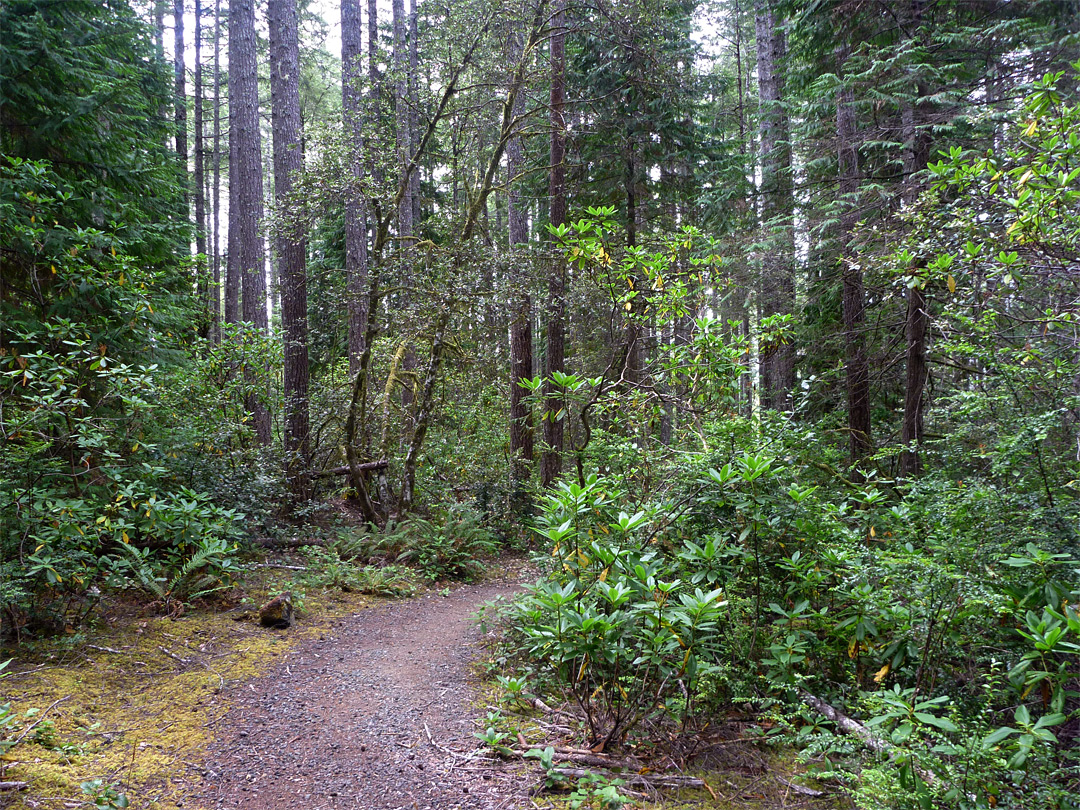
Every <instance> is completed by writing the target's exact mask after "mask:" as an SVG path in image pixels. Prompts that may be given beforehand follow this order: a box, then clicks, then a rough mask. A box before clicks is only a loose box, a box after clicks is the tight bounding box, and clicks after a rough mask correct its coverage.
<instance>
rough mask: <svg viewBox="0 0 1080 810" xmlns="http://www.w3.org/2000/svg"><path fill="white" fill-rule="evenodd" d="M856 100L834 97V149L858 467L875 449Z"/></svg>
mask: <svg viewBox="0 0 1080 810" xmlns="http://www.w3.org/2000/svg"><path fill="white" fill-rule="evenodd" d="M843 58H844V56H843V54H842V53H838V58H837V61H838V65H837V72H838V75H839V74H840V73H841V72H842V71H843ZM854 103H855V98H854V94H853V93H852V92H851V89H850V88H844V89H843V90H841V91H840V93H839V95H838V96H837V99H836V144H837V146H836V149H837V162H838V165H839V175H840V183H839V191H840V199H841V202H842V204H843V205H844V209H843V213H842V214H841V218H840V237H839V241H840V246H841V247H840V262H841V275H842V282H841V283H842V289H843V292H842V307H843V317H844V355H845V357H844V361H845V373H846V388H847V411H848V436H849V442H848V444H849V448H850V455H851V463H852V464H853V465H856V466H857V465H858V464H859V462H861V461H862V460H863V459H864V458H866V457H867V456H868V455H869V454H870V453H871V451H872V449H873V446H872V444H871V441H870V368H869V364H868V362H867V357H866V341H865V339H864V337H863V334H862V330H863V310H864V308H865V306H866V301H865V294H864V291H863V276H862V268H861V266H860V265H859V261H858V258H857V257H856V256H855V255H853V253H852V251H851V250H850V248H849V247H848V243H849V242H850V241H851V237H852V233H853V231H854V228H855V213H854V210H855V205H856V199H855V197H856V195H857V194H858V191H859V148H858V144H857V142H856V131H855V110H854Z"/></svg>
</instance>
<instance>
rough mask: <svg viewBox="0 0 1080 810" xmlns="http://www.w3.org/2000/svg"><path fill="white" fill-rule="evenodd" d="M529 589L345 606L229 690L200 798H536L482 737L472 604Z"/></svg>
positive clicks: (239, 809)
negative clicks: (340, 614) (488, 753)
mask: <svg viewBox="0 0 1080 810" xmlns="http://www.w3.org/2000/svg"><path fill="white" fill-rule="evenodd" d="M516 590H517V585H516V584H515V583H512V582H507V583H500V584H484V585H471V586H462V587H459V588H456V589H454V590H452V591H450V592H449V594H448V595H446V596H442V595H439V594H429V595H426V596H422V597H419V598H417V599H412V600H408V601H407V602H398V603H391V604H388V605H384V606H382V607H376V608H372V609H369V610H365V611H362V612H360V613H357V614H355V615H352V616H348V617H345V618H342V619H339V620H338V621H337V622H335V623H334V624H333V625H332V626H331V627H330V628H328V629H327V630H326V632H325V633H323V634H322V635H321V636H320V637H319V638H316V639H314V640H312V641H309V642H305V643H303V644H301V645H300V646H298V647H297V648H295V649H294V650H293V651H292V653H291V654H290V655H289V656H288V659H287V660H284V661H282V662H281V663H279V664H277V665H276V666H274V668H273V669H272V670H271V671H270V673H269V674H267V675H265V676H263V677H261V678H258V679H256V680H254V681H251V682H249V683H247V684H244V685H242V686H240V687H239V688H237V689H235V690H233V694H231V695H229V696H228V697H230V703H231V705H232V711H231V712H230V714H229V716H228V717H227V718H226V719H225V720H224V721H222V723H221V724H220V725H219V727H218V729H217V732H218V735H217V739H216V740H215V741H214V742H213V743H212V744H211V746H210V748H209V751H208V753H207V755H206V758H205V762H206V765H205V767H203V768H201V769H200V772H199V773H198V774H197V778H198V782H197V783H194V784H193V785H192V788H191V791H190V793H188V801H189V802H190V803H191V804H193V805H196V806H199V807H203V808H206V810H218V808H222V809H224V810H278V809H279V808H280V809H281V810H285V808H289V809H290V810H291V808H296V807H304V808H310V810H321V809H322V808H326V809H327V810H329V808H361V809H362V810H397V809H398V808H402V810H404V808H410V810H413V809H415V810H426V809H427V808H430V809H431V810H435V808H438V809H439V810H455V808H461V810H465V809H466V808H476V810H490V809H493V808H500V810H501V809H503V808H505V809H506V810H509V808H518V807H531V806H532V804H531V802H530V801H529V799H528V796H527V793H528V788H529V787H530V786H531V784H532V783H533V782H534V780H533V779H531V778H530V777H528V776H527V775H526V766H525V765H523V764H521V763H516V764H498V763H496V764H495V765H494V767H493V765H492V763H490V762H489V761H488V760H486V759H484V760H481V759H479V755H480V754H481V753H482V748H483V744H482V743H481V742H480V741H479V740H477V739H476V738H475V737H473V736H472V733H473V731H475V730H476V726H475V724H474V722H473V719H472V718H473V717H474V716H475V714H476V711H475V710H474V706H473V704H474V701H475V692H474V689H473V685H474V684H473V683H472V682H471V676H470V672H471V669H470V666H469V663H470V661H471V660H472V659H473V658H474V657H475V656H476V654H477V643H478V641H479V639H480V632H479V630H478V628H477V627H476V626H475V624H474V622H473V621H472V619H471V617H472V616H473V614H475V612H476V610H477V609H478V608H479V607H480V605H481V604H483V603H484V602H485V601H488V600H490V599H493V598H495V597H497V596H500V595H509V594H511V593H513V592H514V591H516ZM429 735H430V736H429ZM182 802H183V800H180V801H179V802H178V804H182ZM166 806H167V805H166Z"/></svg>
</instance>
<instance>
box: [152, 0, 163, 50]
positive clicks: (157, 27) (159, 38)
mask: <svg viewBox="0 0 1080 810" xmlns="http://www.w3.org/2000/svg"><path fill="white" fill-rule="evenodd" d="M154 48H155V49H156V50H157V55H158V58H159V59H160V60H161V61H162V62H164V61H165V0H154Z"/></svg>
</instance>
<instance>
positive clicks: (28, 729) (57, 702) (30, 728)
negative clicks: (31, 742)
mask: <svg viewBox="0 0 1080 810" xmlns="http://www.w3.org/2000/svg"><path fill="white" fill-rule="evenodd" d="M70 699H71V695H68V696H67V697H62V698H60V699H59V700H54V701H53V702H52V703H50V704H49V708H47V709H46V710H45V711H43V712H42V713H41V716H40V717H38V719H37V720H35V721H34V722H33V723H31V724H30V725H28V726H27V727H26V728H25V729H23V733H22V734H20V735H19V736H18V737H16V738H15V742H13V743H12V744H11V745H10V746H8V747H9V748H13V747H14V746H16V745H18V744H19V743H21V742H22V741H23V738H24V737H26V735H27V734H29V733H30V732H31V731H33V730H34V727H35V726H36V725H37V724H38V723H40V722H41V721H42V720H44V719H45V716H46V715H47V714H48V713H49V712H51V711H52V710H53V709H55V708H56V707H57V706H59V705H60V704H61V703H63V702H64V701H65V700H70Z"/></svg>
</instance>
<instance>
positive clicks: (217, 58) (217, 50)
mask: <svg viewBox="0 0 1080 810" xmlns="http://www.w3.org/2000/svg"><path fill="white" fill-rule="evenodd" d="M213 209H214V218H213V223H212V225H211V234H212V236H213V241H214V284H213V288H212V291H211V293H210V298H211V304H210V313H211V319H212V324H211V337H212V339H213V341H214V343H218V342H220V340H221V0H215V2H214V190H213Z"/></svg>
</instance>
